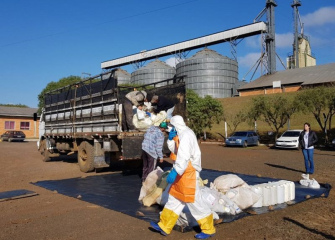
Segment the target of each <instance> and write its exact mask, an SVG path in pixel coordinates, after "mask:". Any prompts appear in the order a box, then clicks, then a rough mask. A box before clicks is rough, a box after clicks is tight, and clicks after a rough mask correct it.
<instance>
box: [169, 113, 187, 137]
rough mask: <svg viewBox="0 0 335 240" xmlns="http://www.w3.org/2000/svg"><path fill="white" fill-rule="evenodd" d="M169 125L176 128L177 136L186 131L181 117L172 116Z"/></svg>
mask: <svg viewBox="0 0 335 240" xmlns="http://www.w3.org/2000/svg"><path fill="white" fill-rule="evenodd" d="M170 123H171V124H172V125H173V126H174V127H175V128H176V130H177V133H178V135H179V134H180V133H182V132H183V131H184V130H185V129H187V126H186V124H185V122H184V119H183V117H182V116H179V115H176V116H173V117H172V118H171V120H170Z"/></svg>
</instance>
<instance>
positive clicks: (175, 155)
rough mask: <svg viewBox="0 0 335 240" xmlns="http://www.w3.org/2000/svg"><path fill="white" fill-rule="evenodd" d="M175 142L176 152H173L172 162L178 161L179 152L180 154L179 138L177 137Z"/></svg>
mask: <svg viewBox="0 0 335 240" xmlns="http://www.w3.org/2000/svg"><path fill="white" fill-rule="evenodd" d="M173 141H174V142H175V146H174V152H171V154H170V158H171V160H173V161H176V159H177V152H178V148H179V137H178V136H175V137H174V138H173Z"/></svg>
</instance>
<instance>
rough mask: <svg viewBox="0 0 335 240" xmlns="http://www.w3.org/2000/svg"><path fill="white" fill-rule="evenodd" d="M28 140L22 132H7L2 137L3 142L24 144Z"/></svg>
mask: <svg viewBox="0 0 335 240" xmlns="http://www.w3.org/2000/svg"><path fill="white" fill-rule="evenodd" d="M25 138H26V135H25V134H24V133H23V132H22V131H6V132H5V133H4V134H2V135H1V140H2V141H8V142H12V141H20V142H23V141H24V139H25Z"/></svg>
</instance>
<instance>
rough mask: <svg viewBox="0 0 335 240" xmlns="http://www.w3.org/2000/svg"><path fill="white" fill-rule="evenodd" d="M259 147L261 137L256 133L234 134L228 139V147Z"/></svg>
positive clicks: (242, 132)
mask: <svg viewBox="0 0 335 240" xmlns="http://www.w3.org/2000/svg"><path fill="white" fill-rule="evenodd" d="M249 145H256V146H258V145H259V136H258V135H257V133H256V132H254V131H241V132H234V133H233V134H232V135H231V136H230V137H229V138H227V139H226V146H241V147H247V146H249Z"/></svg>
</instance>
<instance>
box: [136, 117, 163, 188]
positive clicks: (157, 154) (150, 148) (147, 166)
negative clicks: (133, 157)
mask: <svg viewBox="0 0 335 240" xmlns="http://www.w3.org/2000/svg"><path fill="white" fill-rule="evenodd" d="M166 129H167V124H166V122H162V123H154V125H153V126H151V127H150V128H149V129H148V130H147V131H146V133H145V134H144V140H143V142H142V160H143V171H142V182H144V181H145V179H146V178H147V176H148V175H149V173H151V172H152V171H153V170H154V169H155V167H156V159H159V161H160V162H161V163H162V162H163V144H164V134H163V132H164V131H165V130H166Z"/></svg>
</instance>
